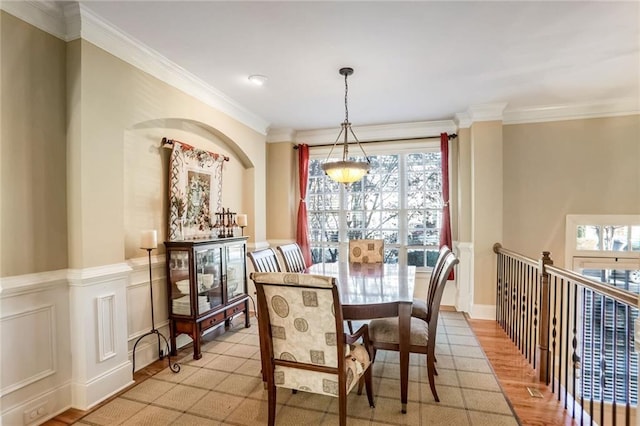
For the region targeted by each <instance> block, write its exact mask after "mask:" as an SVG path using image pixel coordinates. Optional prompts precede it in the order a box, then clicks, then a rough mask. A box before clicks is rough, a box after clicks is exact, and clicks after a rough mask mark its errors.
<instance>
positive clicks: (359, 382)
mask: <svg viewBox="0 0 640 426" xmlns="http://www.w3.org/2000/svg"><path fill="white" fill-rule="evenodd" d="M363 386H364V376H362V377H360V380H358V395H362V387H363Z"/></svg>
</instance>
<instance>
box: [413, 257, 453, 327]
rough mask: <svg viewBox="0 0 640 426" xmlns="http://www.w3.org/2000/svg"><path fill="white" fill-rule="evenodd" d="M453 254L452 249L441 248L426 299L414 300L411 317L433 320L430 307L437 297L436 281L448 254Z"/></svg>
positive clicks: (427, 320)
mask: <svg viewBox="0 0 640 426" xmlns="http://www.w3.org/2000/svg"><path fill="white" fill-rule="evenodd" d="M449 253H451V249H450V248H449V247H448V246H446V245H444V246H442V247H440V251H439V252H438V259H437V260H436V264H435V265H434V266H433V270H432V271H431V277H430V278H429V284H428V285H427V294H426V295H425V298H424V299H418V298H414V299H413V305H412V306H411V316H412V317H416V318H420V319H421V320H423V321H426V322H427V323H428V322H429V319H430V318H431V312H430V309H429V307H430V306H431V300H432V299H433V297H434V296H435V291H436V284H435V282H436V280H437V279H438V273H439V272H440V270H441V269H442V267H443V266H444V259H445V258H446V256H447V254H449Z"/></svg>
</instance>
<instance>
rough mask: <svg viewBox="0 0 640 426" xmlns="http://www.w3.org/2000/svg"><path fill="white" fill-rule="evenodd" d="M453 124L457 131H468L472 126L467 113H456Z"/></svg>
mask: <svg viewBox="0 0 640 426" xmlns="http://www.w3.org/2000/svg"><path fill="white" fill-rule="evenodd" d="M454 121H455V123H456V124H457V125H458V128H459V129H468V128H469V127H471V125H472V124H473V121H472V120H471V115H470V114H469V113H468V112H458V113H456V115H455V120H454Z"/></svg>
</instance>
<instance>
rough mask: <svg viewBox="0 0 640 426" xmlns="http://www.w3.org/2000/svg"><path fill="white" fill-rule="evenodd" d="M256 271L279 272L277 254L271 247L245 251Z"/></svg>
mask: <svg viewBox="0 0 640 426" xmlns="http://www.w3.org/2000/svg"><path fill="white" fill-rule="evenodd" d="M247 256H248V257H249V259H251V264H252V265H253V269H254V270H255V271H256V272H280V271H281V269H280V263H279V262H278V255H277V254H276V252H275V251H274V250H273V249H272V248H266V249H261V250H255V251H252V252H249V253H247Z"/></svg>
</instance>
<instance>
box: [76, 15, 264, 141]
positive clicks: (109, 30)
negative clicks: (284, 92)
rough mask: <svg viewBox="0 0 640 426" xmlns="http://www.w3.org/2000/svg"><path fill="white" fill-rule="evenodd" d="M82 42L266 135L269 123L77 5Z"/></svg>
mask: <svg viewBox="0 0 640 426" xmlns="http://www.w3.org/2000/svg"><path fill="white" fill-rule="evenodd" d="M80 14H81V20H82V38H83V39H85V40H87V41H89V42H91V43H93V44H95V45H96V46H98V47H100V48H101V49H104V50H106V51H107V52H109V53H111V54H112V55H115V56H116V57H118V58H120V59H122V60H123V61H125V62H128V63H129V64H131V65H133V66H134V67H136V68H139V69H141V70H142V71H144V72H146V73H148V74H150V75H152V76H154V77H156V78H157V79H159V80H161V81H164V82H165V83H167V84H169V85H171V86H173V87H175V88H177V89H180V90H182V91H183V92H185V93H187V94H188V95H190V96H192V97H194V98H196V99H198V100H200V101H202V102H204V103H205V104H207V105H209V106H210V107H212V108H215V109H217V110H219V111H222V112H224V113H225V114H227V115H229V116H231V117H232V118H234V119H236V120H238V121H240V122H241V123H243V124H245V125H246V126H248V127H250V128H252V129H253V130H255V131H256V132H258V133H260V134H262V135H266V134H267V130H268V128H269V123H268V122H267V121H266V120H264V119H263V118H261V117H259V116H257V115H256V114H254V113H252V112H251V111H249V110H248V109H246V108H244V107H243V106H241V105H240V104H238V103H237V102H235V101H234V100H232V99H231V98H229V97H227V96H226V95H225V94H223V93H222V92H220V91H218V90H216V89H215V88H213V87H211V86H209V85H208V84H206V83H205V82H204V81H202V80H200V79H199V78H198V77H196V76H195V75H193V74H191V73H190V72H188V71H187V70H185V69H184V68H182V67H180V66H179V65H177V64H176V63H174V62H172V61H170V60H168V59H167V58H165V57H164V56H162V55H161V54H160V53H158V52H156V51H155V50H153V49H151V48H150V47H148V46H146V45H145V44H143V43H142V42H140V41H138V40H136V39H134V38H133V37H131V36H129V35H128V34H126V33H124V32H122V31H120V30H119V29H118V28H116V27H114V26H113V25H111V24H109V23H108V22H106V21H104V20H102V19H101V18H100V17H99V16H97V15H95V14H94V13H92V12H91V11H90V10H88V9H87V8H86V7H84V6H83V5H82V4H80Z"/></svg>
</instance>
